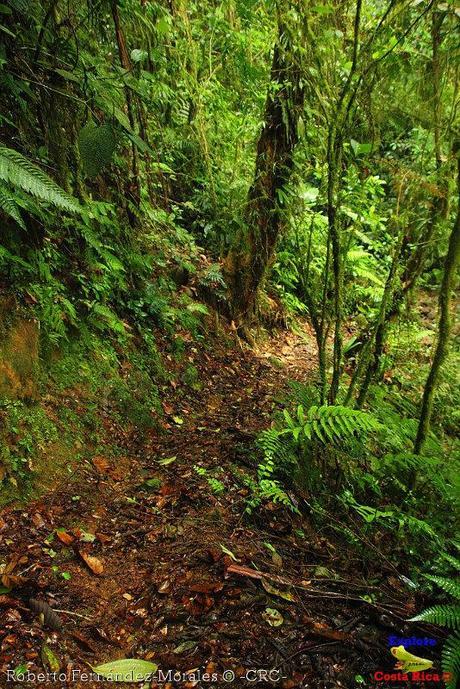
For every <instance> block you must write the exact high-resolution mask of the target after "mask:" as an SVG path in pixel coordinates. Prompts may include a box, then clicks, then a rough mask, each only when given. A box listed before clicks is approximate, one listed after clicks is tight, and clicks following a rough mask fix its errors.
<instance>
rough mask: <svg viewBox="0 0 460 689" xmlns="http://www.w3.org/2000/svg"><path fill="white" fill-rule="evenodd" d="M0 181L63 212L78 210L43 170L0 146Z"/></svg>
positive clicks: (73, 202) (76, 202)
mask: <svg viewBox="0 0 460 689" xmlns="http://www.w3.org/2000/svg"><path fill="white" fill-rule="evenodd" d="M0 180H1V181H3V182H6V183H7V184H11V185H13V186H14V187H16V188H18V189H22V191H25V192H27V193H28V194H31V195H32V196H35V197H36V198H38V199H40V200H41V201H45V202H48V203H51V204H53V205H54V206H57V207H58V208H62V209H63V210H67V211H73V212H76V211H78V210H79V204H78V201H77V200H76V199H74V198H73V197H72V196H70V194H67V193H66V192H65V191H64V189H61V187H60V186H59V185H58V184H56V182H54V181H53V180H52V179H51V178H50V177H48V175H47V174H45V173H44V172H43V170H41V169H40V168H39V167H38V166H37V165H34V164H33V163H31V162H30V160H27V158H25V157H24V156H23V155H21V154H20V153H18V152H17V151H14V150H13V149H11V148H7V147H6V146H0ZM13 217H14V216H13Z"/></svg>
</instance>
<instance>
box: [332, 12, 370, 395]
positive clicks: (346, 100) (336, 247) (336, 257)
mask: <svg viewBox="0 0 460 689" xmlns="http://www.w3.org/2000/svg"><path fill="white" fill-rule="evenodd" d="M361 9H362V0H357V2H356V11H355V21H354V35H353V55H352V60H351V69H350V73H349V75H348V78H347V80H346V82H345V84H344V87H343V89H342V90H341V93H340V96H339V99H338V103H337V107H336V111H335V113H334V115H333V118H332V120H331V122H330V123H329V133H328V143H327V218H328V225H329V241H330V244H331V251H332V274H333V278H334V348H333V355H332V364H333V368H332V381H331V387H330V390H329V403H330V404H334V402H335V400H336V397H337V393H338V391H339V382H340V374H341V372H342V349H343V346H342V318H343V314H342V307H343V294H342V292H343V251H342V238H341V228H340V221H339V218H338V211H340V201H339V199H340V186H341V175H342V157H343V155H342V154H343V140H344V135H345V127H346V125H347V124H348V121H349V118H350V114H351V107H352V103H353V100H354V98H355V95H356V89H354V88H353V84H354V79H355V75H356V72H357V68H358V48H359V30H360V24H361Z"/></svg>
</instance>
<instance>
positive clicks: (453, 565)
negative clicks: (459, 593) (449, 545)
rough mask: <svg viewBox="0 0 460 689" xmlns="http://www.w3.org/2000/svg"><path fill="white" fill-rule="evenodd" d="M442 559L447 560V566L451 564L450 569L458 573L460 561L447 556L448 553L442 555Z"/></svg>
mask: <svg viewBox="0 0 460 689" xmlns="http://www.w3.org/2000/svg"><path fill="white" fill-rule="evenodd" d="M442 559H443V560H447V562H449V564H451V565H452V567H454V569H456V570H457V571H458V572H460V560H458V559H457V558H456V557H454V556H453V555H449V554H448V553H443V554H442Z"/></svg>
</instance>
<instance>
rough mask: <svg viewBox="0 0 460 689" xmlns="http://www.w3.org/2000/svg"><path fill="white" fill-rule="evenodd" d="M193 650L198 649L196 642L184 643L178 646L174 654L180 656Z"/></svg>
mask: <svg viewBox="0 0 460 689" xmlns="http://www.w3.org/2000/svg"><path fill="white" fill-rule="evenodd" d="M192 648H196V641H184V642H183V643H181V644H179V646H176V648H175V649H174V650H173V653H175V654H176V655H180V654H181V653H185V651H191V650H192Z"/></svg>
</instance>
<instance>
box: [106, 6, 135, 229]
mask: <svg viewBox="0 0 460 689" xmlns="http://www.w3.org/2000/svg"><path fill="white" fill-rule="evenodd" d="M111 10H112V19H113V24H114V27H115V38H116V41H117V47H118V56H119V59H120V64H121V66H122V67H123V69H125V70H126V71H127V72H131V71H132V65H131V59H130V57H129V53H128V49H127V47H126V40H125V36H124V32H123V28H122V26H121V21H120V13H119V12H118V2H117V0H112V2H111ZM125 97H126V109H127V113H128V120H129V125H130V127H131V129H132V130H133V131H134V130H135V127H136V125H135V117H134V104H133V97H132V93H131V90H130V88H129V87H128V86H126V87H125ZM131 150H132V166H133V169H132V172H133V180H132V184H131V185H130V189H129V192H130V195H131V196H132V198H133V201H134V203H135V204H136V206H138V205H139V201H140V197H141V183H140V176H139V156H138V154H137V148H136V146H135V144H134V143H132V145H131ZM131 222H132V224H134V222H135V220H134V218H131Z"/></svg>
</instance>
